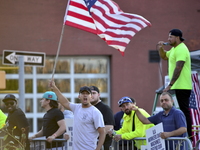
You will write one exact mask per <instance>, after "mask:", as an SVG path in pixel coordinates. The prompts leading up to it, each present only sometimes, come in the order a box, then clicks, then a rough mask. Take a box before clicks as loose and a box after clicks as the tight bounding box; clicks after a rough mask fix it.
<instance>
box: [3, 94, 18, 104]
mask: <svg viewBox="0 0 200 150" xmlns="http://www.w3.org/2000/svg"><path fill="white" fill-rule="evenodd" d="M7 100H14V101H16V102H17V98H16V97H15V96H14V95H12V94H7V95H6V96H5V97H4V99H3V102H4V103H5V102H6V101H7Z"/></svg>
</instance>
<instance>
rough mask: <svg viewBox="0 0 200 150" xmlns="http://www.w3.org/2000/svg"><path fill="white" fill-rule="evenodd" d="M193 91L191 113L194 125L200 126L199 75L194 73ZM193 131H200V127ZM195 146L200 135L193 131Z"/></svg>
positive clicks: (194, 128)
mask: <svg viewBox="0 0 200 150" xmlns="http://www.w3.org/2000/svg"><path fill="white" fill-rule="evenodd" d="M192 82H193V89H192V92H191V95H190V105H189V106H190V113H191V117H192V125H193V126H200V84H199V80H198V74H197V73H196V72H195V73H192ZM193 130H200V127H193ZM192 134H193V146H195V144H196V142H197V141H198V140H199V139H200V133H199V132H197V131H193V132H192Z"/></svg>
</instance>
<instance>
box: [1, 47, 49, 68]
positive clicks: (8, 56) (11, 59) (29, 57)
mask: <svg viewBox="0 0 200 150" xmlns="http://www.w3.org/2000/svg"><path fill="white" fill-rule="evenodd" d="M19 56H23V57H24V65H25V66H44V62H45V57H46V54H45V53H40V52H27V51H14V50H4V51H3V59H2V61H3V62H2V64H5V65H17V64H18V62H19Z"/></svg>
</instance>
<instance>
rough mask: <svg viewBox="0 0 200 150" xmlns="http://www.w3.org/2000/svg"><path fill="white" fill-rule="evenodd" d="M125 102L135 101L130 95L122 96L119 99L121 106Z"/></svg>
mask: <svg viewBox="0 0 200 150" xmlns="http://www.w3.org/2000/svg"><path fill="white" fill-rule="evenodd" d="M124 103H133V101H132V100H131V98H130V97H128V96H125V97H122V98H121V99H120V100H119V101H118V105H119V107H121V105H122V104H124Z"/></svg>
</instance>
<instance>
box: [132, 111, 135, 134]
mask: <svg viewBox="0 0 200 150" xmlns="http://www.w3.org/2000/svg"><path fill="white" fill-rule="evenodd" d="M132 131H135V112H134V114H133V127H132Z"/></svg>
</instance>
